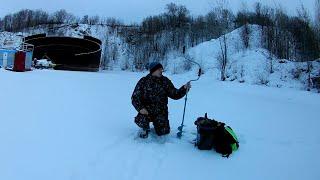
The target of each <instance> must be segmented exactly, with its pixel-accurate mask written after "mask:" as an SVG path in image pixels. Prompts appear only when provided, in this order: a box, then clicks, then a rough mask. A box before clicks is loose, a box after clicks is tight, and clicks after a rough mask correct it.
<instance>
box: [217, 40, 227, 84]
mask: <svg viewBox="0 0 320 180" xmlns="http://www.w3.org/2000/svg"><path fill="white" fill-rule="evenodd" d="M219 42H220V53H219V55H218V59H217V60H218V67H219V69H220V74H221V76H220V79H221V81H225V80H226V68H227V63H228V45H227V37H226V35H225V34H224V35H223V36H222V37H221V38H220V39H219Z"/></svg>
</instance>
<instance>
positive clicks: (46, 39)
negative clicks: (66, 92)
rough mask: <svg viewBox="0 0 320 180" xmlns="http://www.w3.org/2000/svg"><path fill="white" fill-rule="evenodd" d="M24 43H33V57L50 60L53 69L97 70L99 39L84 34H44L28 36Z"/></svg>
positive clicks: (98, 63)
mask: <svg viewBox="0 0 320 180" xmlns="http://www.w3.org/2000/svg"><path fill="white" fill-rule="evenodd" d="M24 41H25V43H29V44H32V45H34V51H33V58H37V59H43V58H45V59H47V58H49V59H50V60H52V62H53V63H54V64H57V66H56V67H55V69H59V70H76V71H98V70H99V65H100V58H101V41H100V40H99V39H96V38H93V37H90V36H84V38H83V39H80V38H73V37H55V36H53V37H51V36H46V34H38V35H33V36H28V37H26V38H25V39H24Z"/></svg>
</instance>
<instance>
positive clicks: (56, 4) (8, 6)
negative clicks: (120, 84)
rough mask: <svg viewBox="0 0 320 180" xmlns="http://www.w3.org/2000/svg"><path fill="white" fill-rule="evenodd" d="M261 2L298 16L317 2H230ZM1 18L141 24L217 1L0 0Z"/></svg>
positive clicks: (233, 1)
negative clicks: (30, 15)
mask: <svg viewBox="0 0 320 180" xmlns="http://www.w3.org/2000/svg"><path fill="white" fill-rule="evenodd" d="M257 1H260V2H261V3H263V4H268V5H271V6H275V5H279V4H281V6H282V7H283V8H285V9H286V11H287V13H289V14H296V9H297V7H299V6H300V4H301V2H302V3H303V4H304V6H305V7H306V8H307V9H309V10H310V13H311V15H312V16H313V15H314V9H313V7H314V4H315V3H314V0H278V1H277V0H229V4H230V7H231V9H232V10H233V11H237V10H238V9H239V8H240V7H241V4H242V2H247V4H248V6H249V7H252V5H253V4H254V2H257ZM0 2H2V3H1V8H0V17H3V16H4V15H6V14H8V13H13V12H16V11H19V10H20V9H23V8H28V9H43V10H46V11H49V12H54V11H56V10H58V9H66V10H67V11H68V12H71V13H73V14H75V15H77V16H83V15H86V14H88V15H100V16H105V17H117V18H119V19H121V20H123V21H124V22H126V23H130V22H140V21H141V20H142V19H143V18H144V17H146V16H148V15H156V14H159V13H161V12H163V11H164V8H165V5H166V4H168V3H170V2H174V3H177V4H183V5H186V6H187V8H188V9H189V10H190V11H191V14H193V15H198V14H205V13H206V12H208V11H209V10H210V7H213V4H214V2H215V0H0Z"/></svg>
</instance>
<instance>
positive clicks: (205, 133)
mask: <svg viewBox="0 0 320 180" xmlns="http://www.w3.org/2000/svg"><path fill="white" fill-rule="evenodd" d="M194 124H195V125H196V126H197V138H196V142H195V146H197V147H198V149H200V150H211V149H214V150H215V151H216V152H218V153H220V154H222V156H223V157H229V156H230V154H232V152H233V151H236V150H238V148H239V142H238V139H237V137H236V135H235V133H234V132H233V130H232V129H231V127H230V126H225V124H224V123H221V122H218V121H215V120H214V119H209V118H208V117H207V113H206V114H205V117H199V118H198V119H197V120H196V121H195V122H194Z"/></svg>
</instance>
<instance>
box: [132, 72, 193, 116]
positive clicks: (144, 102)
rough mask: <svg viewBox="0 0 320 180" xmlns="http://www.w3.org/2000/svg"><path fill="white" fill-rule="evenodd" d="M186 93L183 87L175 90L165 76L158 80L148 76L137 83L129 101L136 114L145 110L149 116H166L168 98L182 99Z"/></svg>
mask: <svg viewBox="0 0 320 180" xmlns="http://www.w3.org/2000/svg"><path fill="white" fill-rule="evenodd" d="M186 92H187V91H186V89H185V88H184V87H183V86H182V87H181V88H180V89H176V88H175V87H174V85H173V84H172V82H171V81H170V80H169V79H168V78H167V77H165V76H162V77H160V78H159V77H154V76H152V75H151V74H148V75H147V76H146V77H143V78H141V79H140V80H139V82H138V83H137V85H136V87H135V89H134V91H133V93H132V97H131V100H132V104H133V106H134V107H135V109H136V110H137V111H138V112H139V111H140V110H141V109H143V108H145V109H147V111H148V112H149V114H150V115H151V116H156V115H158V114H162V115H163V114H165V115H167V114H168V106H167V105H168V97H169V98H171V99H175V100H177V99H180V98H182V97H183V96H184V95H185V94H186Z"/></svg>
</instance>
